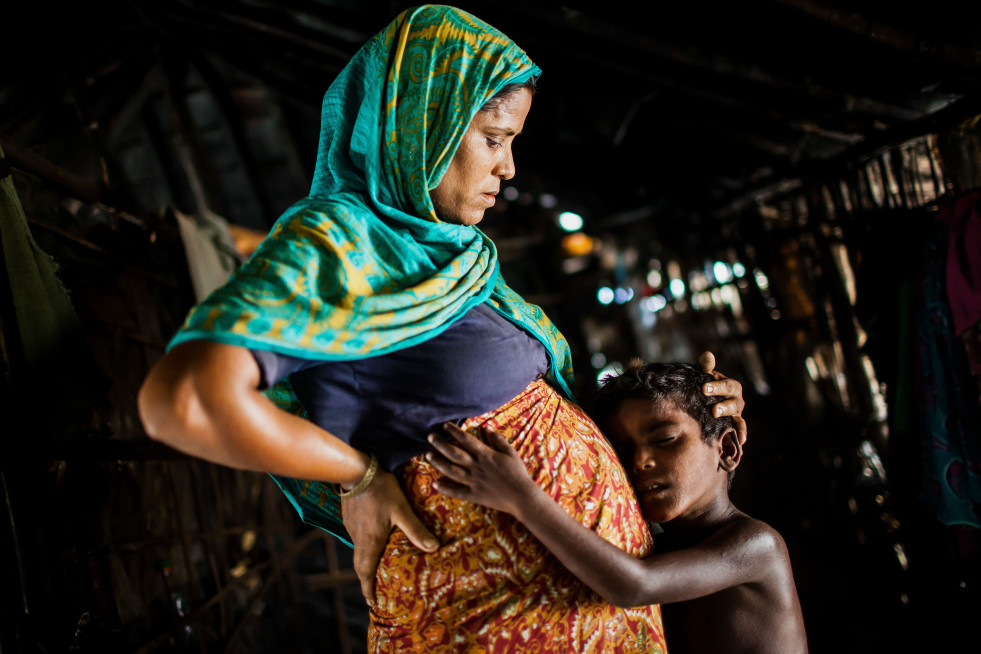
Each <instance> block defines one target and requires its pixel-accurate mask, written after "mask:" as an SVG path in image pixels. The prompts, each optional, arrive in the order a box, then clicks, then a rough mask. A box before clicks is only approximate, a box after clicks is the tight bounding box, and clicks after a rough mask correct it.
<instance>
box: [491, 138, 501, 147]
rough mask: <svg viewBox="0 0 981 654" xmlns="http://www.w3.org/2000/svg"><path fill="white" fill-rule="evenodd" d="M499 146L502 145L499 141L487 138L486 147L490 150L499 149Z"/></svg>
mask: <svg viewBox="0 0 981 654" xmlns="http://www.w3.org/2000/svg"><path fill="white" fill-rule="evenodd" d="M501 145H502V143H501V142H500V141H495V140H494V139H492V138H489V137H488V138H487V147H490V148H499V147H501Z"/></svg>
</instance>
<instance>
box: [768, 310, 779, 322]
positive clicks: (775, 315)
mask: <svg viewBox="0 0 981 654" xmlns="http://www.w3.org/2000/svg"><path fill="white" fill-rule="evenodd" d="M770 318H771V319H773V320H780V310H779V309H774V310H773V311H771V312H770Z"/></svg>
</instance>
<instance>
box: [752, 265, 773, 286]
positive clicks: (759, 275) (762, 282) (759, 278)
mask: <svg viewBox="0 0 981 654" xmlns="http://www.w3.org/2000/svg"><path fill="white" fill-rule="evenodd" d="M753 277H755V278H756V285H757V286H759V287H760V290H761V291H765V290H766V289H768V288H770V280H769V279H767V278H766V275H765V274H764V273H763V271H762V270H760V269H759V268H756V269H755V270H753Z"/></svg>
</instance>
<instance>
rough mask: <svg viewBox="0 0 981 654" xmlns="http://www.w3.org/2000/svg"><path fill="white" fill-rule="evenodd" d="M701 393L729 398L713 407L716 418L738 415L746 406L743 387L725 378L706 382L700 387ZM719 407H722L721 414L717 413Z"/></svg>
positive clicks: (733, 380)
mask: <svg viewBox="0 0 981 654" xmlns="http://www.w3.org/2000/svg"><path fill="white" fill-rule="evenodd" d="M702 392H703V393H705V394H706V395H714V396H719V397H726V398H729V399H727V400H725V401H723V402H720V403H718V404H716V405H715V408H716V417H719V416H732V415H738V414H740V413H742V412H743V408H744V407H745V406H746V401H745V400H744V399H743V385H742V384H740V383H739V382H738V381H736V380H735V379H729V378H728V377H726V378H723V379H717V380H715V381H712V382H708V383H707V384H705V385H704V386H702ZM719 407H722V411H723V412H722V413H718V410H719Z"/></svg>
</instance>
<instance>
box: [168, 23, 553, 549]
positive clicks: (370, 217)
mask: <svg viewBox="0 0 981 654" xmlns="http://www.w3.org/2000/svg"><path fill="white" fill-rule="evenodd" d="M540 73H541V71H540V70H539V68H538V67H537V66H536V65H535V64H534V63H532V61H531V60H530V59H529V58H528V56H527V55H526V54H525V53H524V52H523V51H522V50H521V49H520V48H518V46H517V45H515V44H514V43H513V42H512V41H511V40H510V39H509V38H507V37H506V36H505V35H504V34H502V33H501V32H499V31H498V30H496V29H494V28H493V27H491V26H490V25H488V24H486V23H484V22H483V21H481V20H479V19H478V18H476V17H474V16H471V15H470V14H468V13H465V12H463V11H460V10H458V9H454V8H452V7H445V6H439V5H427V6H423V7H416V8H412V9H407V10H405V11H403V12H402V13H401V14H400V15H399V16H398V17H397V18H396V19H395V20H394V21H393V22H392V23H391V24H390V25H389V26H388V27H387V28H386V29H384V30H383V31H381V32H380V33H378V34H377V35H376V36H374V37H373V38H372V39H371V40H369V41H368V42H367V43H366V44H365V45H364V46H363V47H362V48H361V49H360V50H359V51H358V53H357V54H356V55H355V56H354V57H353V58H352V60H351V61H350V63H349V64H348V65H347V66H346V67H345V68H344V70H343V71H341V73H340V74H339V75H338V77H337V78H336V79H335V80H334V82H333V83H332V84H331V86H330V88H329V89H328V91H327V93H326V95H325V96H324V102H323V109H322V113H321V128H320V147H319V151H318V154H317V166H316V172H315V175H314V179H313V185H312V187H311V189H310V195H309V196H307V197H306V198H304V199H303V200H300V201H299V202H297V203H296V204H294V205H293V206H292V207H290V208H289V209H288V210H287V211H286V212H285V213H284V214H283V215H282V216H281V217H280V218H279V220H277V221H276V224H275V225H274V226H273V228H272V230H271V231H270V233H269V235H268V236H267V237H266V239H265V240H264V241H263V242H262V243H261V244H260V246H259V247H258V249H257V250H256V252H255V253H254V254H253V255H252V256H251V257H250V258H249V260H248V261H247V262H246V263H245V264H244V265H243V266H242V267H241V268H240V269H239V270H238V271H236V273H235V274H234V275H233V276H232V278H231V279H230V280H229V281H228V282H227V283H226V284H225V285H224V286H223V287H221V288H219V289H217V290H216V291H214V292H213V293H212V294H211V295H210V296H209V297H208V298H206V299H205V300H204V301H203V302H201V303H200V304H199V305H198V306H197V307H195V308H194V309H193V310H192V311H191V313H190V314H189V315H188V318H187V320H186V321H185V323H184V325H183V327H182V328H181V330H180V331H179V332H178V333H177V335H176V336H175V337H174V338H173V340H172V341H171V343H170V347H173V346H174V345H176V344H177V343H181V342H183V341H187V340H192V339H201V338H204V339H210V340H213V341H219V342H222V343H227V344H231V345H240V346H244V347H248V348H252V349H263V350H271V351H274V352H279V353H281V354H287V355H292V356H299V357H305V358H308V359H320V360H350V359H358V358H363V357H368V356H375V355H379V354H384V353H386V352H392V351H395V350H398V349H401V348H405V347H409V346H411V345H414V344H417V343H419V342H422V341H424V340H426V339H429V338H432V337H434V336H436V335H437V334H439V333H440V332H442V331H443V330H444V329H446V328H447V327H448V326H449V325H451V324H452V323H453V322H454V321H455V320H457V319H458V318H460V317H461V316H463V314H465V313H466V312H467V311H468V310H470V309H471V308H472V307H474V306H475V305H477V304H479V303H482V302H486V303H488V304H489V305H490V306H491V307H493V308H494V309H495V310H496V311H497V312H499V313H500V314H501V315H503V316H504V317H506V318H507V319H509V320H510V321H512V322H513V323H514V324H516V325H518V326H519V327H521V328H522V329H525V330H527V331H528V332H529V333H530V334H532V335H533V336H535V337H536V338H537V339H538V340H539V341H541V343H542V344H543V345H544V346H545V348H546V349H547V351H548V353H549V361H550V374H549V380H550V381H551V382H552V384H553V385H555V386H556V387H557V388H559V389H560V390H561V391H562V392H564V393H565V394H566V395H568V396H570V397H571V395H572V393H571V389H572V365H571V358H570V355H569V349H568V345H567V344H566V341H565V339H564V338H563V337H562V335H561V334H560V333H559V332H558V330H557V329H556V328H555V326H554V325H553V324H552V323H551V321H549V319H548V318H547V317H546V316H545V314H544V313H543V312H542V310H541V309H540V308H539V307H537V306H535V305H532V304H528V303H527V302H525V301H524V300H523V299H522V298H521V297H520V296H518V295H517V294H516V293H515V292H514V291H512V290H511V289H510V288H509V287H508V286H507V284H505V282H504V280H503V279H502V277H501V274H500V270H499V266H498V261H497V251H496V249H495V247H494V243H493V242H492V241H491V240H490V239H489V238H488V237H487V236H486V235H485V234H484V233H483V232H481V231H480V230H479V229H477V228H476V227H472V226H465V225H457V224H452V223H448V222H444V221H442V220H440V219H439V217H438V216H437V215H436V212H435V210H434V208H433V203H432V200H431V199H430V196H429V191H430V190H432V189H433V188H435V187H436V186H437V185H438V184H439V182H440V180H441V179H442V177H443V174H444V173H445V172H446V170H447V168H448V166H449V165H450V162H451V161H452V159H453V155H454V153H455V152H456V150H457V147H458V146H459V145H460V142H461V141H462V139H463V135H464V133H465V132H466V130H467V127H468V126H469V124H470V121H471V119H472V118H473V117H474V115H475V114H476V113H477V111H478V110H479V109H480V108H481V107H482V106H483V105H484V103H485V102H486V101H487V100H488V99H490V98H491V97H493V96H494V95H495V94H496V93H497V92H498V91H500V90H501V89H502V88H503V87H504V86H506V85H507V84H511V83H520V82H524V81H527V80H529V79H532V78H537V77H538V75H539V74H540ZM269 395H270V397H272V398H273V399H274V401H276V402H277V403H278V404H279V405H280V406H283V407H284V408H292V409H293V410H295V411H297V412H301V411H302V409H301V408H300V407H299V406H298V404H297V402H296V401H295V396H293V394H292V391H291V389H290V387H289V384H288V382H283V383H281V384H279V385H277V387H276V388H274V389H271V391H270V392H269ZM277 481H278V482H280V485H281V486H283V488H284V490H285V491H286V492H287V494H288V495H290V496H291V500H293V501H294V504H296V503H297V499H296V497H295V496H294V495H295V493H299V492H300V490H302V489H303V488H305V489H306V492H305V493H303V495H304V496H307V495H316V496H320V493H321V490H322V489H323V485H322V484H316V482H296V481H295V480H283V479H280V478H277ZM284 484H286V485H290V484H293V485H292V486H291V488H293V489H294V491H295V493H294V494H291V492H290V490H288V489H287V487H286V485H284ZM297 484H299V485H297ZM303 484H305V486H303ZM310 484H316V486H317V487H316V488H314V489H313V490H311V486H310ZM327 503H328V504H329V503H330V502H327ZM317 504H318V505H320V506H321V507H322V508H323V507H324V500H323V498H322V497H321V498H320V501H318V502H317ZM297 508H298V509H300V510H301V514H302V513H303V510H302V509H301V507H300V506H297ZM306 518H307V516H304V519H306ZM331 531H333V529H331Z"/></svg>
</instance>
